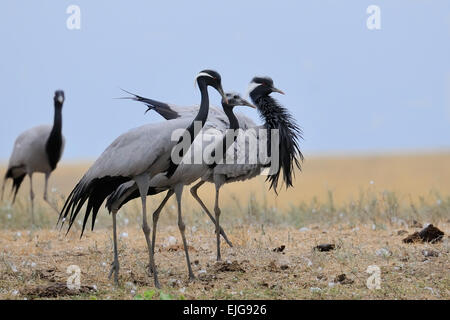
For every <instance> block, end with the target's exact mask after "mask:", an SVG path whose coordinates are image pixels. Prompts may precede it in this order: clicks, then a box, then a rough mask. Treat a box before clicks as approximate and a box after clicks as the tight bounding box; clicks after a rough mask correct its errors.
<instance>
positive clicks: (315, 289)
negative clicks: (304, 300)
mask: <svg viewBox="0 0 450 320" xmlns="http://www.w3.org/2000/svg"><path fill="white" fill-rule="evenodd" d="M309 290H310V291H311V292H312V293H319V292H321V291H322V289H320V288H317V287H311V288H309Z"/></svg>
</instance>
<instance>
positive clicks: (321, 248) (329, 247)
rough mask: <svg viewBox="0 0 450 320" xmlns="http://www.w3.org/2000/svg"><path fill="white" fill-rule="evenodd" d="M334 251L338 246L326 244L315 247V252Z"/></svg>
mask: <svg viewBox="0 0 450 320" xmlns="http://www.w3.org/2000/svg"><path fill="white" fill-rule="evenodd" d="M334 249H336V245H335V244H334V243H324V244H319V245H318V246H315V247H314V250H318V251H320V252H326V251H331V250H334Z"/></svg>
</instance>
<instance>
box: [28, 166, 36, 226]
mask: <svg viewBox="0 0 450 320" xmlns="http://www.w3.org/2000/svg"><path fill="white" fill-rule="evenodd" d="M28 176H29V177H30V200H31V229H33V228H34V225H35V224H34V192H33V174H32V173H31V174H29V175H28Z"/></svg>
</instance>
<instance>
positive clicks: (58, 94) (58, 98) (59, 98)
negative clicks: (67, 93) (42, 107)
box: [53, 90, 64, 105]
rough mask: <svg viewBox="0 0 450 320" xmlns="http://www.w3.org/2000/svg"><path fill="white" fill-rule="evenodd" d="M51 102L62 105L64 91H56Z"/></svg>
mask: <svg viewBox="0 0 450 320" xmlns="http://www.w3.org/2000/svg"><path fill="white" fill-rule="evenodd" d="M53 100H54V101H55V103H58V104H60V105H62V104H63V102H64V91H62V90H56V91H55V97H54V98H53Z"/></svg>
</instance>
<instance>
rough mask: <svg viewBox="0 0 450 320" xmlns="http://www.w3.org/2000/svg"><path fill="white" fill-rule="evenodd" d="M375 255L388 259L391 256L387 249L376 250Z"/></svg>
mask: <svg viewBox="0 0 450 320" xmlns="http://www.w3.org/2000/svg"><path fill="white" fill-rule="evenodd" d="M375 254H376V255H377V256H379V257H389V256H391V255H392V252H390V251H389V250H388V249H386V248H381V249H378V250H377V251H376V252H375Z"/></svg>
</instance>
